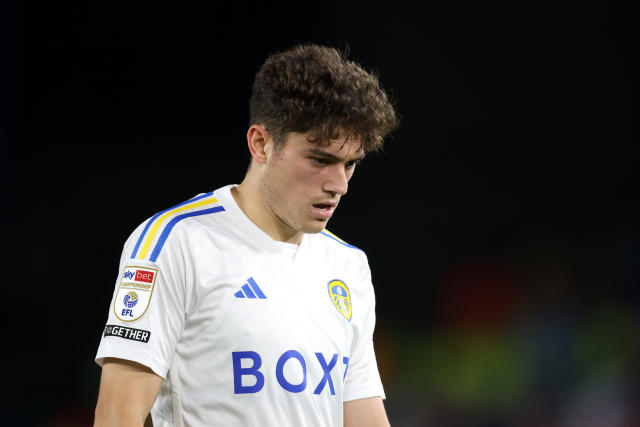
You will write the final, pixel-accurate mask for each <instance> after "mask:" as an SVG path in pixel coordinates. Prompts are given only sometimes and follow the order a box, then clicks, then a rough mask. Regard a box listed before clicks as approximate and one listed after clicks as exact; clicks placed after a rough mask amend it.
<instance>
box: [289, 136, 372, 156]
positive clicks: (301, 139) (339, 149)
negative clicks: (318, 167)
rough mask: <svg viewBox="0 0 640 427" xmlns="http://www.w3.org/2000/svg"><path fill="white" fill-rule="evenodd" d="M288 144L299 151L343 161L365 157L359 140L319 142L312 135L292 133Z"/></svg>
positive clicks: (345, 139) (346, 139) (342, 138)
mask: <svg viewBox="0 0 640 427" xmlns="http://www.w3.org/2000/svg"><path fill="white" fill-rule="evenodd" d="M286 144H287V145H289V146H291V148H295V149H297V150H301V151H306V152H311V153H315V154H326V155H330V156H333V157H338V158H341V159H358V158H362V157H364V149H363V144H362V141H361V140H360V139H359V138H353V137H351V138H345V137H342V136H340V137H338V138H336V139H329V140H318V139H314V137H313V135H312V134H309V133H306V134H302V133H295V132H291V133H290V134H289V136H288V138H287V140H286Z"/></svg>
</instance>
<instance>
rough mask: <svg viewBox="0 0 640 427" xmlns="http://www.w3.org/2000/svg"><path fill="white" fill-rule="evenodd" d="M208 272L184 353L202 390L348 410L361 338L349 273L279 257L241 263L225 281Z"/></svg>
mask: <svg viewBox="0 0 640 427" xmlns="http://www.w3.org/2000/svg"><path fill="white" fill-rule="evenodd" d="M202 269H203V271H201V272H200V273H199V275H198V277H199V278H201V281H202V282H201V283H198V287H199V288H200V291H199V292H200V294H201V295H202V297H201V301H200V302H199V303H198V305H197V308H196V309H195V310H194V311H193V312H192V313H190V315H189V317H188V318H187V324H186V326H185V332H186V333H185V335H184V337H183V339H182V340H181V341H180V343H179V345H178V349H177V354H178V355H179V356H180V357H181V359H182V360H184V363H189V372H190V375H189V376H190V377H191V378H190V381H192V382H193V384H192V386H193V387H194V388H196V389H201V390H214V389H217V391H218V392H225V393H229V394H232V395H234V396H236V398H251V397H256V396H260V395H262V394H271V395H276V396H277V395H281V396H284V397H287V396H288V397H292V396H293V397H295V395H298V394H308V395H311V396H314V395H315V396H317V397H322V396H324V398H329V399H336V402H338V403H339V404H341V400H342V399H341V393H342V381H343V379H344V377H345V374H346V371H347V369H348V363H349V357H350V351H351V341H352V337H353V333H352V325H351V321H350V320H351V319H350V318H351V310H352V307H351V305H352V301H351V299H350V297H351V295H350V294H349V283H351V282H352V281H353V280H355V277H354V274H353V273H351V272H350V271H349V269H348V268H347V269H339V268H338V269H336V267H329V266H328V264H327V263H324V262H323V261H322V259H317V258H315V259H313V262H309V261H305V259H304V258H303V257H296V260H295V261H294V260H292V259H287V258H283V257H282V256H279V255H277V254H276V255H273V256H267V257H264V256H262V257H247V258H246V259H244V260H243V261H241V262H238V261H237V259H236V262H235V264H234V267H233V268H227V269H225V272H224V274H214V273H213V272H207V271H206V270H207V267H202ZM340 270H341V271H340ZM214 373H215V374H214ZM203 403H205V402H203Z"/></svg>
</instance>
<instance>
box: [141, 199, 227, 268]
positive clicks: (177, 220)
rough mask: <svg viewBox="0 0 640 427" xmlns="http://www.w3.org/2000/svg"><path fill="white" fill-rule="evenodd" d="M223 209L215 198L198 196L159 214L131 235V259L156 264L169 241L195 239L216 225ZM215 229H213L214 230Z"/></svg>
mask: <svg viewBox="0 0 640 427" xmlns="http://www.w3.org/2000/svg"><path fill="white" fill-rule="evenodd" d="M224 211H225V208H224V206H223V204H222V203H221V202H220V200H219V199H218V197H216V194H215V193H214V192H213V191H212V192H209V193H203V194H199V195H197V196H195V197H193V198H191V199H189V200H186V201H184V202H182V203H179V204H177V205H175V206H172V207H170V208H168V209H165V210H162V211H160V212H158V213H156V214H155V215H153V216H152V217H150V218H149V219H148V220H147V221H145V222H144V223H143V224H141V225H140V226H139V227H138V228H137V229H136V231H135V232H134V235H132V237H131V238H130V239H131V244H133V242H135V244H133V248H132V250H131V258H132V259H139V260H148V261H151V262H156V260H157V259H158V257H159V256H160V254H161V253H162V250H163V249H164V248H165V245H166V244H167V242H168V241H170V240H174V239H175V237H174V236H179V238H182V239H184V238H189V236H190V235H197V234H198V231H199V230H202V228H203V227H210V226H211V224H212V223H215V222H219V220H220V218H219V215H218V217H217V218H216V214H219V213H221V212H224ZM214 228H215V227H214Z"/></svg>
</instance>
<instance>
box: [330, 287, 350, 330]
mask: <svg viewBox="0 0 640 427" xmlns="http://www.w3.org/2000/svg"><path fill="white" fill-rule="evenodd" d="M327 286H328V288H329V296H330V297H331V302H333V305H334V306H335V308H336V309H338V312H340V314H342V315H343V316H344V317H345V318H346V319H347V320H351V295H350V293H349V288H348V287H347V285H346V284H345V283H344V282H343V281H342V280H338V279H335V280H332V281H330V282H329V284H328V285H327Z"/></svg>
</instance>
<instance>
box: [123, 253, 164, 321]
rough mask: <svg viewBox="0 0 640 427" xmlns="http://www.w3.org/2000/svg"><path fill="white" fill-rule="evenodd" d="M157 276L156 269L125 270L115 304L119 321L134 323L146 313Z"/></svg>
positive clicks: (134, 268)
mask: <svg viewBox="0 0 640 427" xmlns="http://www.w3.org/2000/svg"><path fill="white" fill-rule="evenodd" d="M157 276H158V270H157V269H155V268H147V267H137V266H130V267H126V268H125V269H124V273H123V274H122V280H121V281H120V287H119V288H118V293H117V294H116V300H115V302H114V304H113V311H114V313H115V315H116V317H117V318H118V319H120V320H122V321H123V322H133V321H134V320H138V319H139V318H141V317H142V316H143V315H144V313H146V311H147V309H148V308H149V303H150V302H151V295H152V294H153V288H154V287H155V283H156V277H157Z"/></svg>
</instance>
